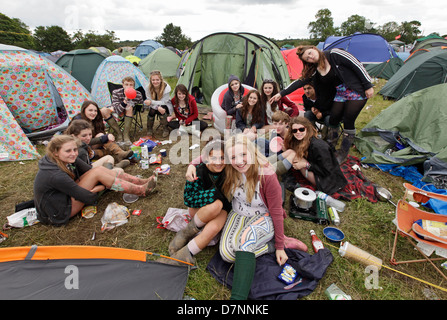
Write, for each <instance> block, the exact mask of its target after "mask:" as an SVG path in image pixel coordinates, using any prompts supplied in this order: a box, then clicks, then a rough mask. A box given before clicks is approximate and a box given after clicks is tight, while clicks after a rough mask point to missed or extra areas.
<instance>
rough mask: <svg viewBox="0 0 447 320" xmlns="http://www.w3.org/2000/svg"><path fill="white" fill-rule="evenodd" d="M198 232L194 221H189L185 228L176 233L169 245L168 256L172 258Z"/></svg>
mask: <svg viewBox="0 0 447 320" xmlns="http://www.w3.org/2000/svg"><path fill="white" fill-rule="evenodd" d="M199 231H200V229H199V228H198V227H197V226H196V223H195V222H194V219H191V221H189V223H188V224H187V225H186V227H185V228H183V229H182V230H180V231H178V232H177V234H176V235H175V237H174V239H172V241H171V242H170V243H169V247H168V249H169V254H170V255H171V256H172V255H173V254H174V253H175V252H177V251H178V250H180V249H181V248H182V247H184V246H185V245H186V244H187V243H188V242H189V240H191V239H192V238H193V237H194V236H195V235H196V234H197V233H199Z"/></svg>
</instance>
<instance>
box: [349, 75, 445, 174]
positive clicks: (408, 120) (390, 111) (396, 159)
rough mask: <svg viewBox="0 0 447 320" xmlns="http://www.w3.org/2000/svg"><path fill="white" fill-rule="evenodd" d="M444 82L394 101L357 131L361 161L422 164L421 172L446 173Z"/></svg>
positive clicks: (357, 145) (357, 144) (356, 144)
mask: <svg viewBox="0 0 447 320" xmlns="http://www.w3.org/2000/svg"><path fill="white" fill-rule="evenodd" d="M445 97H447V84H439V85H435V86H432V87H429V88H426V89H423V90H419V91H417V92H414V93H413V94H411V95H409V96H407V97H405V98H403V99H401V100H399V101H397V102H395V103H394V104H392V105H391V106H389V107H388V108H387V109H385V110H383V111H382V112H381V113H380V114H379V115H378V116H376V117H375V118H374V119H373V120H371V121H370V122H369V123H368V124H367V125H366V126H365V127H364V128H363V129H362V130H361V131H360V132H359V133H358V135H357V137H356V141H355V146H356V148H357V149H358V150H359V152H360V153H361V154H362V155H363V156H364V157H365V158H364V160H363V161H364V162H366V163H376V164H397V165H415V164H423V165H424V176H425V177H427V176H428V175H444V176H447V108H446V107H445Z"/></svg>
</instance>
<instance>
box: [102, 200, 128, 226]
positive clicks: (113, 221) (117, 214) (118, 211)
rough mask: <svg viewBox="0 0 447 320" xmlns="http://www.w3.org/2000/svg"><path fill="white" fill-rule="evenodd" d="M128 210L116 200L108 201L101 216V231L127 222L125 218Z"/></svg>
mask: <svg viewBox="0 0 447 320" xmlns="http://www.w3.org/2000/svg"><path fill="white" fill-rule="evenodd" d="M129 216H130V212H129V209H127V207H125V206H123V205H120V204H118V203H116V202H112V203H110V204H109V205H108V206H107V208H106V211H105V212H104V215H103V216H102V218H101V223H102V226H101V231H102V232H104V231H106V230H111V229H113V228H115V227H118V226H121V225H123V224H126V223H127V221H128V220H127V218H129Z"/></svg>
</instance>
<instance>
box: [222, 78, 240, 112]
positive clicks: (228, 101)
mask: <svg viewBox="0 0 447 320" xmlns="http://www.w3.org/2000/svg"><path fill="white" fill-rule="evenodd" d="M233 80H237V81H239V82H240V84H241V87H240V88H239V93H240V97H241V98H240V99H239V101H234V93H233V90H231V87H230V83H231V81H233ZM244 91H245V89H244V87H243V86H242V82H241V80H239V78H238V77H237V76H235V75H231V76H230V77H229V78H228V91H227V92H225V94H224V97H223V100H222V109H224V110H225V111H226V112H227V115H233V116H236V105H238V104H239V103H240V102H242V96H243V95H244Z"/></svg>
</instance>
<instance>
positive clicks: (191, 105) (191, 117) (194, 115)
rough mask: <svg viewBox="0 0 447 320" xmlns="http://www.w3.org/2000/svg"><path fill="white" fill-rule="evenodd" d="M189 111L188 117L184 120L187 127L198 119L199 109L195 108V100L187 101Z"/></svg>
mask: <svg viewBox="0 0 447 320" xmlns="http://www.w3.org/2000/svg"><path fill="white" fill-rule="evenodd" d="M189 111H190V115H189V117H188V118H187V119H186V120H185V124H186V125H189V124H190V123H191V122H193V121H194V120H197V119H198V118H199V109H198V108H197V103H196V99H190V100H189Z"/></svg>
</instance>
